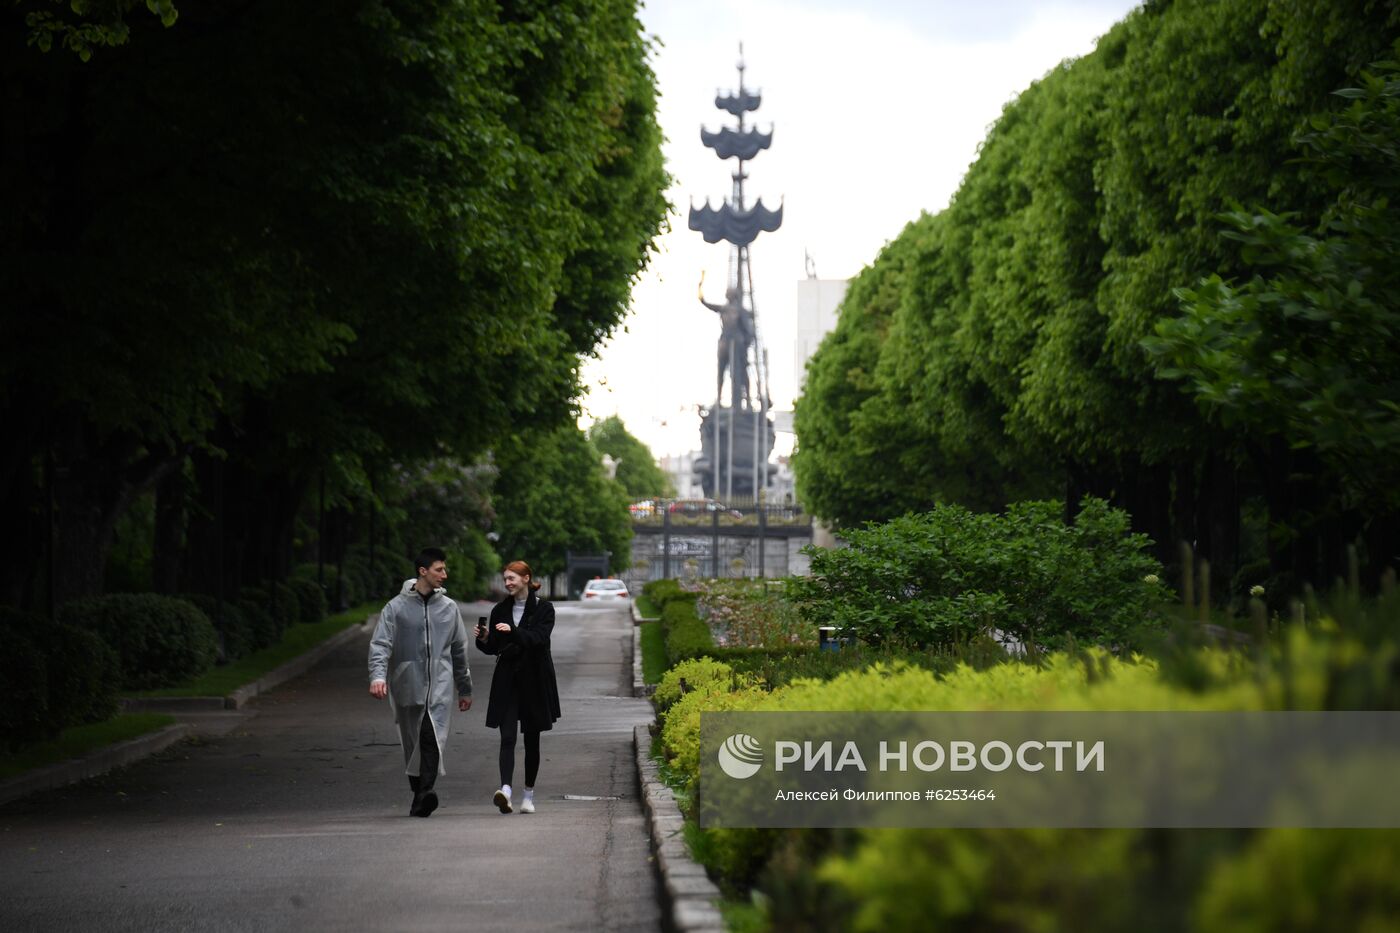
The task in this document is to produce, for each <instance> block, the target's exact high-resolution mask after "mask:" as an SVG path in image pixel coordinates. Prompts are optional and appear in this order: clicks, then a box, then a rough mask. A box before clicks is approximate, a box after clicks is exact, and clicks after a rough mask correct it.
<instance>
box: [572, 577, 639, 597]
mask: <svg viewBox="0 0 1400 933" xmlns="http://www.w3.org/2000/svg"><path fill="white" fill-rule="evenodd" d="M631 598H632V597H631V595H630V594H629V593H628V592H627V584H626V583H623V582H622V581H621V580H589V581H588V585H587V586H585V587H584V588H583V601H584V602H589V601H590V600H591V601H593V602H611V601H613V600H618V599H631Z"/></svg>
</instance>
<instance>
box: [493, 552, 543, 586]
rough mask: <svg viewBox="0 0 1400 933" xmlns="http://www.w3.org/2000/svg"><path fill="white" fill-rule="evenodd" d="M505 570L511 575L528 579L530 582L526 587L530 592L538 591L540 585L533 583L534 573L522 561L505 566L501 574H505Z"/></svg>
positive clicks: (514, 561)
mask: <svg viewBox="0 0 1400 933" xmlns="http://www.w3.org/2000/svg"><path fill="white" fill-rule="evenodd" d="M507 570H509V571H510V572H512V573H516V574H519V575H520V576H522V577H527V578H529V580H530V582H529V583H528V584H526V585H527V586H529V587H530V590H531V592H538V591H539V588H540V584H539V583H537V582H535V574H534V571H532V570H531V569H530V565H529V564H527V563H525V562H524V561H523V560H513V561H511V562H510V563H508V564H506V565H505V567H504V568H502V570H501V572H502V573H505V572H506V571H507Z"/></svg>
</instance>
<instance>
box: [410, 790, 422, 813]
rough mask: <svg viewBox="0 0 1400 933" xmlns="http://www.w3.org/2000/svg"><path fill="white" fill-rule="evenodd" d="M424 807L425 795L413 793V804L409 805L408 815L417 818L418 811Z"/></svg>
mask: <svg viewBox="0 0 1400 933" xmlns="http://www.w3.org/2000/svg"><path fill="white" fill-rule="evenodd" d="M422 806H423V795H422V794H420V793H418V792H417V791H414V792H413V803H411V804H409V805H408V815H409V816H417V815H418V810H419V808H420V807H422Z"/></svg>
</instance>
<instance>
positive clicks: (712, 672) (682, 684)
mask: <svg viewBox="0 0 1400 933" xmlns="http://www.w3.org/2000/svg"><path fill="white" fill-rule="evenodd" d="M733 681H734V669H733V668H731V667H730V666H729V665H728V664H724V663H722V662H720V661H715V660H713V659H711V658H692V659H691V660H689V661H682V662H681V663H680V664H677V665H676V666H675V667H673V668H671V669H670V670H669V671H667V672H666V674H665V676H663V677H662V678H661V683H659V684H657V685H656V692H655V693H654V694H653V695H652V702H654V703H655V704H656V711H657V714H658V715H659V716H660V717H662V718H663V719H664V717H665V715H666V710H668V709H670V708H671V705H672V704H674V703H675V702H676V701H677V700H679V699H680V698H681V695H682V694H685V693H689V692H690V691H692V690H698V689H701V688H702V687H704V686H705V685H706V684H710V683H720V684H722V685H723V686H724V687H725V688H726V689H727V688H728V687H729V686H730V685H731V684H732V683H733Z"/></svg>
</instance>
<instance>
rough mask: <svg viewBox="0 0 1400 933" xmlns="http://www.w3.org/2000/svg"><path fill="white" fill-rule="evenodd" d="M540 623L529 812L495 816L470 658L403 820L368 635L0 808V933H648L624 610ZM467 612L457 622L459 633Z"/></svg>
mask: <svg viewBox="0 0 1400 933" xmlns="http://www.w3.org/2000/svg"><path fill="white" fill-rule="evenodd" d="M558 610H559V611H558V616H559V621H558V625H557V626H556V628H555V630H554V632H555V634H554V643H553V650H554V660H555V667H556V670H557V673H558V677H559V690H560V695H561V699H562V705H563V711H564V718H563V719H561V720H560V721H559V722H558V723H556V724H555V728H554V731H553V732H549V733H545V734H544V736H543V737H542V740H541V753H542V758H543V763H542V766H541V769H540V778H539V782H538V789H537V791H536V798H537V805H538V808H539V810H538V812H537V813H534V814H521V813H514V814H510V815H507V816H503V815H501V814H500V813H498V812H497V811H496V809H495V807H494V806H492V804H491V799H490V798H491V793H492V791H494V790H495V788H496V784H497V781H498V778H497V776H496V752H497V747H498V746H497V741H498V733H497V732H496V731H495V730H490V731H488V730H487V729H486V728H485V727H484V726H483V725H482V723H483V722H484V720H485V702H486V701H485V698H486V696H487V693H488V691H489V688H490V678H491V668H492V664H493V663H494V659H492V658H488V657H486V656H484V655H482V654H480V653H479V652H477V651H476V649H475V648H472V650H471V665H472V675H473V680H474V681H475V693H476V696H477V697H478V703H479V705H478V706H475V707H474V708H473V709H472V710H471V712H469V713H465V714H464V713H454V717H453V727H452V730H453V735H452V739H451V741H450V742H449V745H448V750H447V772H448V773H447V776H446V777H443V778H440V779H439V783H438V790H439V793H440V796H441V798H442V807H441V808H440V809H439V810H438V811H437V813H435V814H434V815H433V816H432V817H430V818H429V819H426V820H424V819H418V818H412V817H409V816H407V815H406V814H407V812H408V805H409V802H410V795H409V792H408V786H407V781H406V779H405V778H404V776H403V758H402V753H401V752H400V750H399V747H398V737H397V733H396V731H395V730H394V727H393V723H392V721H391V719H390V716H389V711H388V707H387V704H386V703H384V702H380V701H375V700H373V699H372V698H371V697H370V696H369V695H368V692H367V690H366V686H367V685H366V682H365V653H366V650H367V647H368V638H367V637H365V638H363V639H360V640H358V641H357V642H356V643H354V644H353V645H352V646H351V647H347V648H345V649H342V650H341V651H339V652H336V653H335V654H333V655H331V656H330V657H328V658H327V659H326V660H325V661H323V662H322V663H321V664H320V665H319V666H318V667H316V668H315V669H314V670H313V671H311V672H310V673H308V674H307V675H305V676H304V677H301V678H298V679H297V680H294V681H292V682H290V683H288V684H287V685H285V686H283V687H282V688H280V689H278V690H276V691H273V692H272V693H269V694H267V695H265V696H262V697H259V698H258V699H257V700H256V701H255V703H254V705H253V709H254V710H255V713H254V715H253V716H252V717H251V718H249V719H247V720H246V721H244V722H242V723H240V724H239V725H238V726H237V727H236V728H235V729H234V730H233V731H232V732H230V733H229V734H227V735H225V736H222V737H219V738H210V739H205V740H202V741H201V740H196V741H193V742H187V743H183V744H180V745H177V746H175V747H174V748H172V749H171V750H169V751H168V752H166V753H164V754H162V755H160V756H158V757H157V758H153V759H150V760H147V761H144V762H142V763H140V764H137V765H134V766H132V767H130V768H128V769H125V770H123V771H120V772H116V773H113V774H110V775H107V776H105V777H102V778H97V779H94V780H92V781H89V782H87V783H85V784H81V785H75V786H72V787H69V788H65V789H62V790H57V791H50V792H46V793H43V794H38V795H35V796H32V797H28V798H25V799H24V800H20V801H15V802H14V803H11V804H9V805H8V806H5V807H3V808H0V930H5V931H16V933H18V931H28V930H65V931H66V930H80V931H81V930H104V931H105V930H133V931H136V930H140V931H148V930H259V931H262V930H456V929H470V930H506V929H510V930H609V931H612V930H647V931H650V930H656V929H658V928H659V927H660V925H661V910H660V906H659V903H660V902H659V896H660V895H659V890H658V885H657V883H656V878H655V872H654V870H653V867H652V864H651V861H650V858H649V851H648V844H647V834H646V828H645V822H644V817H643V815H642V810H641V807H640V805H639V803H638V800H637V779H636V769H635V766H634V764H633V759H632V750H631V749H632V745H631V743H632V727H633V725H634V724H635V723H638V722H642V721H645V720H646V719H648V718H650V707H649V705H648V704H647V703H646V701H645V700H637V699H633V698H632V697H630V696H626V694H628V693H630V684H631V668H630V665H629V664H628V660H629V651H630V647H629V646H630V641H631V636H632V633H631V623H630V621H629V620H628V618H627V615H626V612H625V611H624V610H621V609H612V608H608V609H604V608H599V607H588V608H584V607H581V606H577V605H571V604H567V603H565V604H561V605H559V606H558ZM477 614H478V612H477V610H476V609H475V608H474V607H472V606H466V607H464V615H465V617H466V619H467V623H468V625H471V624H472V623H473V622H474V621H475V617H476V615H477ZM516 754H517V765H516V784H517V785H518V784H522V783H523V773H524V751H523V747H519V746H518V747H517V751H516ZM564 795H570V796H577V797H593V798H601V799H596V800H566V799H563V798H564Z"/></svg>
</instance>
